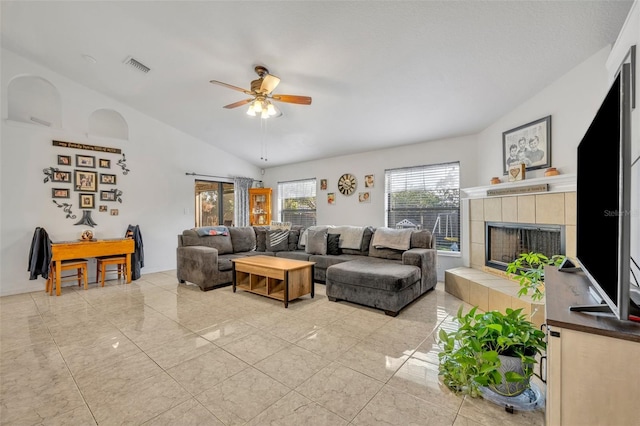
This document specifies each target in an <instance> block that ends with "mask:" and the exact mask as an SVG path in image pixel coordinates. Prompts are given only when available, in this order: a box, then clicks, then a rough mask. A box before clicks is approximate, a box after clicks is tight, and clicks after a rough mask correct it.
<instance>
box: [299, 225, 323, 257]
mask: <svg viewBox="0 0 640 426" xmlns="http://www.w3.org/2000/svg"><path fill="white" fill-rule="evenodd" d="M304 251H305V252H307V253H309V254H327V229H326V228H325V229H322V230H318V231H314V230H311V229H310V230H309V233H308V234H307V245H306V246H305V248H304Z"/></svg>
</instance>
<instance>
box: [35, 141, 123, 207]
mask: <svg viewBox="0 0 640 426" xmlns="http://www.w3.org/2000/svg"><path fill="white" fill-rule="evenodd" d="M93 148H94V149H100V148H102V147H93ZM103 149H104V150H105V151H107V150H108V149H106V148H103ZM112 151H113V149H112ZM118 151H119V150H118ZM101 154H103V155H98V156H95V155H87V154H84V153H83V154H57V167H49V168H48V169H44V173H45V175H47V177H46V178H45V180H44V181H45V183H46V182H47V181H49V180H50V181H51V182H52V183H53V188H52V189H51V198H53V199H54V203H56V204H58V203H57V202H56V199H70V200H71V199H72V196H73V197H75V194H77V196H78V207H79V208H80V209H83V210H86V209H95V208H96V204H97V205H98V211H99V212H103V213H108V214H109V215H110V216H117V215H118V213H119V210H118V209H117V208H112V207H113V206H112V205H109V204H107V203H113V202H119V203H122V191H120V190H118V189H117V186H116V185H117V184H118V175H117V174H116V170H115V169H118V168H122V171H123V174H127V172H128V171H129V170H128V169H126V165H124V161H126V160H125V156H124V153H123V154H122V159H121V160H117V164H116V165H112V159H111V158H101V157H103V156H104V157H106V156H107V155H109V154H110V152H104V153H101ZM112 166H114V167H113V169H112ZM66 167H69V169H66ZM65 184H68V185H69V186H67V185H65ZM97 195H98V196H99V197H98V200H96V196H97ZM96 201H97V202H98V203H96ZM69 203H73V201H69Z"/></svg>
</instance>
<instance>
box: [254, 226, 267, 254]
mask: <svg viewBox="0 0 640 426" xmlns="http://www.w3.org/2000/svg"><path fill="white" fill-rule="evenodd" d="M253 230H254V231H255V233H256V251H266V250H267V231H268V230H269V228H268V227H266V226H254V227H253Z"/></svg>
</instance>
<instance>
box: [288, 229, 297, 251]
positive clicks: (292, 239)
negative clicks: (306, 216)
mask: <svg viewBox="0 0 640 426" xmlns="http://www.w3.org/2000/svg"><path fill="white" fill-rule="evenodd" d="M299 239H300V230H298V229H292V230H290V231H289V247H288V248H287V250H289V251H296V250H297V249H298V240H299Z"/></svg>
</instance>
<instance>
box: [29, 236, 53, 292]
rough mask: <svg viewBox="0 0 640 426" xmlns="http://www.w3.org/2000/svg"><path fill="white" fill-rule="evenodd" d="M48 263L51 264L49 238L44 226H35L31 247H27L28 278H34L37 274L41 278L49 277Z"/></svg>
mask: <svg viewBox="0 0 640 426" xmlns="http://www.w3.org/2000/svg"><path fill="white" fill-rule="evenodd" d="M49 264H51V240H50V239H49V234H48V233H47V231H46V230H45V229H44V228H40V227H37V228H36V230H35V232H34V233H33V237H32V238H31V248H30V249H29V266H28V267H27V271H29V272H30V273H31V274H30V275H29V279H30V280H35V279H36V278H38V275H42V278H44V279H48V278H49Z"/></svg>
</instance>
